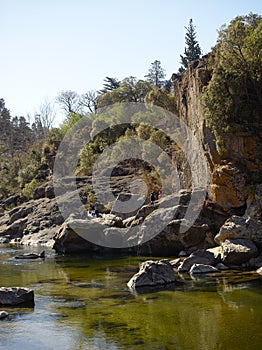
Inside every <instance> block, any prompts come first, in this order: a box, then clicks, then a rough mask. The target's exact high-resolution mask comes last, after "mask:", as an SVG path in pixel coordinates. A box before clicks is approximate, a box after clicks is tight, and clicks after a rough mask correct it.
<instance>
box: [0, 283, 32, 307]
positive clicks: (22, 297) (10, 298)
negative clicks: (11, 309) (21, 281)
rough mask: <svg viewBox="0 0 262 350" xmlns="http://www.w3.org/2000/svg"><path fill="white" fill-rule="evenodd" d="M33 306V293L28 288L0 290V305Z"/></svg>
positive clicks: (3, 288)
mask: <svg viewBox="0 0 262 350" xmlns="http://www.w3.org/2000/svg"><path fill="white" fill-rule="evenodd" d="M17 304H27V305H33V304H34V291H33V290H32V289H28V288H20V287H12V288H5V287H2V288H0V305H17Z"/></svg>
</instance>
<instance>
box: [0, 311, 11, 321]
mask: <svg viewBox="0 0 262 350" xmlns="http://www.w3.org/2000/svg"><path fill="white" fill-rule="evenodd" d="M8 315H9V314H8V312H6V311H0V320H2V319H3V318H6V317H7V316H8Z"/></svg>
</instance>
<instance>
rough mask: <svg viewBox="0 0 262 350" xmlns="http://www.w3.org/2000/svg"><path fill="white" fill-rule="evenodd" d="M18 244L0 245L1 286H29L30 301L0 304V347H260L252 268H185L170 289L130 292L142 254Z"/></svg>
mask: <svg viewBox="0 0 262 350" xmlns="http://www.w3.org/2000/svg"><path fill="white" fill-rule="evenodd" d="M32 250H33V249H31V251H32ZM34 251H37V250H36V249H34ZM23 252H28V250H26V249H23V250H22V249H21V248H12V247H3V246H2V247H0V286H1V287H13V286H23V287H28V288H32V289H34V291H35V307H34V308H32V309H26V308H24V309H23V308H6V307H1V308H0V310H6V311H8V312H9V317H8V318H6V319H3V320H0V349H1V350H2V349H5V350H16V349H17V350H18V349H19V350H31V349H34V350H35V349H39V350H47V349H57V350H59V349H63V350H73V349H91V350H97V349H102V350H107V349H108V350H120V349H121V350H122V349H125V350H126V349H131V350H132V349H134V350H140V349H149V350H151V349H152V350H166V349H168V350H169V349H172V350H191V349H192V350H211V349H221V350H222V349H223V350H225V349H226V350H240V349H241V350H244V349H247V350H256V349H257V350H258V349H261V344H262V332H261V329H262V327H261V326H262V278H261V276H259V275H258V274H256V273H251V272H246V273H240V272H237V271H234V272H232V271H231V272H223V273H219V274H216V275H210V276H207V277H202V278H198V279H192V278H191V277H190V276H189V275H187V274H186V275H183V276H177V279H179V280H180V283H179V284H178V286H177V287H176V288H175V289H174V290H163V291H158V292H156V293H145V294H137V295H135V294H132V293H131V292H130V291H129V290H128V288H127V287H126V282H127V281H128V280H129V278H130V277H131V276H132V275H133V274H134V273H135V272H136V271H137V270H138V265H139V263H141V262H142V261H144V260H146V258H145V257H121V258H108V257H107V258H96V259H95V258H88V257H63V256H57V255H56V254H55V253H54V252H53V251H47V256H46V258H45V259H44V260H42V259H38V260H16V259H15V258H14V257H15V255H17V254H21V253H23Z"/></svg>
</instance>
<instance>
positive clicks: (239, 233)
mask: <svg viewBox="0 0 262 350" xmlns="http://www.w3.org/2000/svg"><path fill="white" fill-rule="evenodd" d="M228 238H234V239H235V238H244V239H250V240H252V241H253V242H255V243H256V244H258V245H262V221H258V220H254V219H252V218H251V217H249V216H236V215H233V216H232V217H231V218H229V219H228V220H227V221H226V222H225V223H224V225H223V226H222V227H221V228H220V231H219V233H218V234H217V235H216V236H215V241H216V242H217V243H218V244H221V243H222V242H224V241H225V240H226V239H228Z"/></svg>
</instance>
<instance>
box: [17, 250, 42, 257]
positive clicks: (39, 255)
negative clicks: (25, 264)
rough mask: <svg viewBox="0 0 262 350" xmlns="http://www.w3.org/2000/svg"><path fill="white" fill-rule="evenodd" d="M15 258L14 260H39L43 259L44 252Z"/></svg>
mask: <svg viewBox="0 0 262 350" xmlns="http://www.w3.org/2000/svg"><path fill="white" fill-rule="evenodd" d="M15 258H16V259H39V258H41V259H44V258H45V251H44V250H43V251H42V252H41V253H40V254H35V253H29V254H22V255H17V256H16V257H15Z"/></svg>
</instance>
